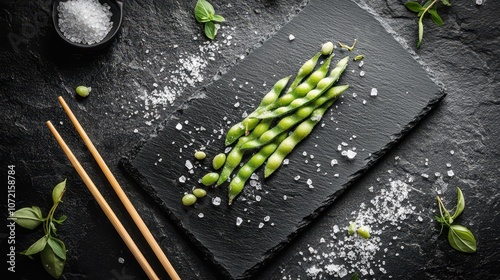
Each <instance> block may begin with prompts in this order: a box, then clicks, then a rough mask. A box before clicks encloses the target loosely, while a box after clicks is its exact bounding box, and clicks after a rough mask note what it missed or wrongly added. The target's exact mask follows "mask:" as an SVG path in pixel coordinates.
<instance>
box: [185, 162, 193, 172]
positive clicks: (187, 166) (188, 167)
mask: <svg viewBox="0 0 500 280" xmlns="http://www.w3.org/2000/svg"><path fill="white" fill-rule="evenodd" d="M184 166H186V168H187V169H189V170H191V169H193V164H192V163H191V161H190V160H186V164H185V165H184Z"/></svg>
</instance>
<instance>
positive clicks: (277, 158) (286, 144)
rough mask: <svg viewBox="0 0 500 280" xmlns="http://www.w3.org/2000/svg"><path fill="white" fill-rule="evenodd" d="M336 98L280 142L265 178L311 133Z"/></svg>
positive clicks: (268, 162)
mask: <svg viewBox="0 0 500 280" xmlns="http://www.w3.org/2000/svg"><path fill="white" fill-rule="evenodd" d="M335 100H336V99H332V100H329V101H328V102H326V103H325V104H323V105H322V106H321V107H319V108H317V109H315V110H314V112H313V113H312V114H311V116H310V117H309V118H308V119H307V120H305V121H303V122H302V123H300V124H299V125H298V126H297V128H295V130H294V131H293V132H292V133H291V134H290V135H289V136H288V137H287V138H286V139H285V140H283V141H282V142H281V143H280V145H279V146H278V148H276V150H275V151H274V153H273V154H272V155H271V156H269V159H268V160H267V163H266V166H265V168H264V177H265V178H267V177H269V176H270V175H271V174H273V172H274V171H276V170H277V169H278V168H279V167H280V166H281V164H282V163H283V160H284V159H285V157H286V156H287V155H288V154H290V153H291V152H292V151H293V149H294V148H295V146H297V144H299V143H300V142H301V141H302V140H303V139H304V138H306V137H307V136H308V135H309V134H310V133H311V131H312V130H313V128H314V126H316V124H318V123H319V121H320V120H321V118H322V117H323V115H324V114H325V112H326V110H327V109H328V108H330V106H332V104H333V103H334V102H335Z"/></svg>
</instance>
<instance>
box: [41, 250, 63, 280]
mask: <svg viewBox="0 0 500 280" xmlns="http://www.w3.org/2000/svg"><path fill="white" fill-rule="evenodd" d="M40 259H41V261H42V265H43V267H44V268H45V270H46V271H47V272H48V273H49V274H50V275H51V276H52V277H54V278H55V279H59V277H61V274H62V272H63V269H64V264H65V262H66V260H64V259H61V258H59V257H58V256H57V255H56V253H55V252H54V250H53V249H52V247H50V246H46V247H45V249H43V251H41V252H40Z"/></svg>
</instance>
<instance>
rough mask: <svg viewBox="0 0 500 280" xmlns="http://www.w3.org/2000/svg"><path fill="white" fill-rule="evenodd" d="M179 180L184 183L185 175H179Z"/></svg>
mask: <svg viewBox="0 0 500 280" xmlns="http://www.w3.org/2000/svg"><path fill="white" fill-rule="evenodd" d="M179 182H181V183H185V182H186V177H185V176H184V175H182V176H181V177H179Z"/></svg>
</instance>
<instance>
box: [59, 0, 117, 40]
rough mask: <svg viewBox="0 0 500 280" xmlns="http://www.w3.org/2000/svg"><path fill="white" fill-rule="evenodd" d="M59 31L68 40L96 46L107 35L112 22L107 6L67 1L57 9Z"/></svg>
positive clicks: (84, 0)
mask: <svg viewBox="0 0 500 280" xmlns="http://www.w3.org/2000/svg"><path fill="white" fill-rule="evenodd" d="M57 11H58V15H59V22H58V24H59V29H60V30H61V32H62V33H63V34H64V37H66V38H67V39H68V40H70V41H71V42H74V43H81V44H88V45H92V44H96V43H99V42H101V41H102V40H103V39H104V37H106V35H107V34H108V33H109V31H110V30H111V27H112V26H113V22H112V21H111V15H112V14H111V11H110V7H109V5H108V4H102V5H101V4H100V3H99V1H98V0H68V1H66V2H60V3H59V6H58V7H57Z"/></svg>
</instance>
